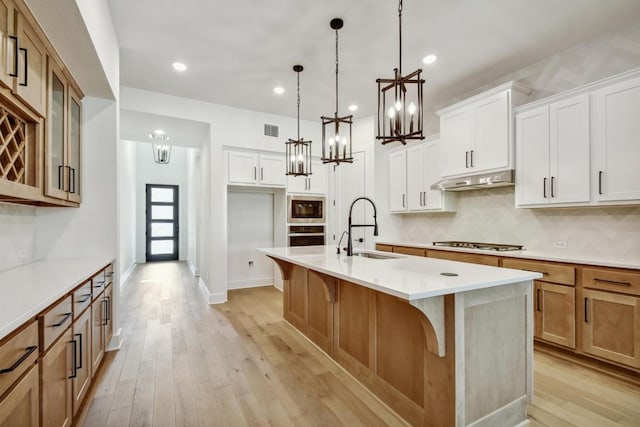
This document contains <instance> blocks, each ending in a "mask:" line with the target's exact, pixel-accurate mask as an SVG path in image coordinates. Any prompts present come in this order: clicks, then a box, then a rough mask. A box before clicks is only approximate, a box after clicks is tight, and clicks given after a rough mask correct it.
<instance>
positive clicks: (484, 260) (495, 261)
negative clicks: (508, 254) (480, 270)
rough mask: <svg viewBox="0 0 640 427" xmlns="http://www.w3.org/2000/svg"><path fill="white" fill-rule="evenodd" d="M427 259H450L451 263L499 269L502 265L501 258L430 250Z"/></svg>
mask: <svg viewBox="0 0 640 427" xmlns="http://www.w3.org/2000/svg"><path fill="white" fill-rule="evenodd" d="M427 257H429V258H440V259H448V260H451V261H460V262H469V263H472V264H483V265H490V266H492V267H498V265H500V258H499V257H497V256H493V255H482V254H470V253H464V252H449V251H440V250H432V249H429V250H428V251H427Z"/></svg>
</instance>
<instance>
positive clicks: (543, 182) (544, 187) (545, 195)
mask: <svg viewBox="0 0 640 427" xmlns="http://www.w3.org/2000/svg"><path fill="white" fill-rule="evenodd" d="M542 197H544V198H545V199H546V198H547V177H546V176H545V177H544V178H542Z"/></svg>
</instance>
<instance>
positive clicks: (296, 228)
mask: <svg viewBox="0 0 640 427" xmlns="http://www.w3.org/2000/svg"><path fill="white" fill-rule="evenodd" d="M314 245H324V225H290V226H289V246H314Z"/></svg>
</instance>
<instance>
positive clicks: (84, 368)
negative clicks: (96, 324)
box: [72, 310, 92, 415]
mask: <svg viewBox="0 0 640 427" xmlns="http://www.w3.org/2000/svg"><path fill="white" fill-rule="evenodd" d="M91 326H92V325H91V310H85V311H84V313H83V314H82V315H81V316H80V317H79V318H78V319H77V320H76V321H75V322H74V323H73V339H74V340H75V341H76V344H75V346H76V347H75V348H74V350H75V352H76V354H75V361H76V365H75V369H74V370H75V372H74V375H73V377H74V378H73V379H72V389H73V415H75V414H76V413H77V412H78V409H79V408H80V406H81V405H82V401H83V400H84V397H85V396H86V394H87V391H88V390H89V386H90V385H91V330H92V327H91Z"/></svg>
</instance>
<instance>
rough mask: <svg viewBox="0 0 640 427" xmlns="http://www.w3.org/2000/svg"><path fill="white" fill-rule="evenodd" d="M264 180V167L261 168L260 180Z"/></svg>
mask: <svg viewBox="0 0 640 427" xmlns="http://www.w3.org/2000/svg"><path fill="white" fill-rule="evenodd" d="M262 180H264V168H260V181H262Z"/></svg>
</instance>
